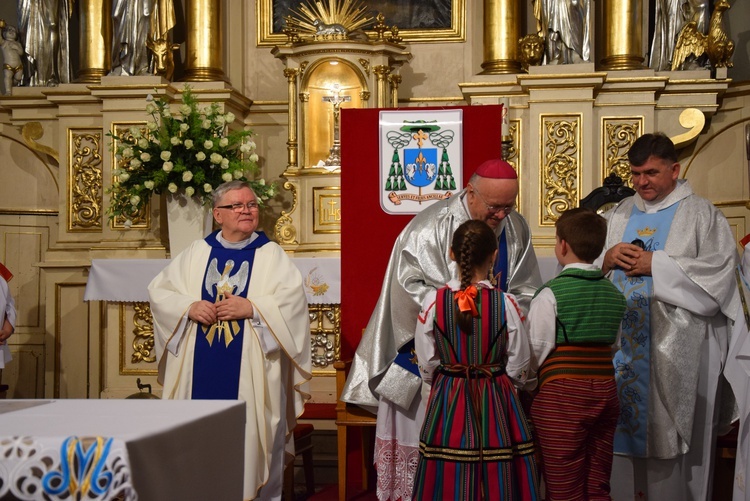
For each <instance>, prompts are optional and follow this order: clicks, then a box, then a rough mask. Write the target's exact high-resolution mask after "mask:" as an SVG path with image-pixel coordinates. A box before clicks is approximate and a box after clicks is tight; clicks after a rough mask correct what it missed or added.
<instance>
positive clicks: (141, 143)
mask: <svg viewBox="0 0 750 501" xmlns="http://www.w3.org/2000/svg"><path fill="white" fill-rule="evenodd" d="M138 146H139V147H140V148H141V149H144V150H145V149H146V148H148V139H146V138H145V137H142V138H140V139H139V140H138Z"/></svg>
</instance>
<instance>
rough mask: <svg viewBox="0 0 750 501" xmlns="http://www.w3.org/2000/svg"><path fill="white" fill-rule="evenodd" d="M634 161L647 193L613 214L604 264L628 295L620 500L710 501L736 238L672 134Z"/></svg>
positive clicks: (650, 139) (735, 299) (651, 140)
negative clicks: (688, 173)
mask: <svg viewBox="0 0 750 501" xmlns="http://www.w3.org/2000/svg"><path fill="white" fill-rule="evenodd" d="M628 159H629V162H630V168H631V175H632V181H633V188H635V190H636V194H635V195H634V196H633V197H630V198H627V199H625V200H623V201H622V202H621V203H620V204H619V205H618V206H617V207H615V208H614V209H612V210H611V211H609V212H608V213H606V214H605V217H606V218H607V219H608V234H607V243H606V245H605V249H607V250H606V252H605V254H604V262H603V266H602V269H603V270H604V271H605V272H610V271H611V275H610V278H611V280H612V281H613V283H614V284H615V285H616V286H617V287H618V288H620V290H622V291H623V293H624V294H625V297H626V300H627V302H628V309H627V311H626V314H625V319H624V320H623V325H622V341H621V348H620V351H618V352H617V354H616V355H615V357H614V366H615V378H616V380H617V385H618V395H619V397H620V411H621V414H620V420H619V422H618V426H617V430H616V433H615V450H614V453H615V460H614V463H613V467H612V482H611V486H612V497H613V499H615V500H616V501H619V500H628V501H632V500H633V499H644V500H653V501H658V500H666V499H675V500H676V499H679V500H685V501H689V500H706V499H710V498H711V489H712V476H713V464H714V448H715V444H716V435H717V430H718V420H719V408H720V404H721V402H720V396H721V395H722V391H721V383H722V379H723V377H722V370H723V368H724V364H725V362H726V360H727V349H728V340H729V333H730V331H731V327H732V323H733V320H734V317H735V316H736V314H737V311H738V305H739V295H738V293H737V287H736V281H735V266H736V263H737V250H736V244H735V242H734V237H733V234H732V231H731V229H730V227H729V224H728V222H727V220H726V218H725V217H724V215H723V214H722V213H721V211H719V210H718V209H717V208H716V207H714V206H713V205H712V204H711V203H710V202H709V201H708V200H706V199H704V198H701V197H699V196H697V195H695V194H694V193H693V190H692V188H691V186H690V184H689V183H688V182H687V181H686V180H678V176H679V173H680V164H679V163H678V162H677V152H676V150H675V147H674V145H673V143H672V141H671V140H670V139H669V138H668V137H666V136H665V135H663V134H645V135H644V136H642V137H640V138H638V139H637V140H636V141H635V143H634V144H633V146H632V147H631V149H630V151H629V152H628Z"/></svg>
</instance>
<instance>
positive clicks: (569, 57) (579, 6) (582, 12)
mask: <svg viewBox="0 0 750 501" xmlns="http://www.w3.org/2000/svg"><path fill="white" fill-rule="evenodd" d="M534 16H535V17H536V19H537V28H538V33H539V36H540V37H542V38H544V39H545V41H546V43H545V45H546V47H545V49H546V50H545V54H544V64H572V63H582V62H588V61H590V60H591V59H590V54H591V0H534Z"/></svg>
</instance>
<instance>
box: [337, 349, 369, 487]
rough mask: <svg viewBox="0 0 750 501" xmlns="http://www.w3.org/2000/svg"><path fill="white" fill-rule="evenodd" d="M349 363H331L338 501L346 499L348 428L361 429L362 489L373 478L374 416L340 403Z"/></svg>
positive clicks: (354, 406)
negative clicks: (334, 383)
mask: <svg viewBox="0 0 750 501" xmlns="http://www.w3.org/2000/svg"><path fill="white" fill-rule="evenodd" d="M350 366H351V361H347V362H344V361H341V360H338V361H336V362H334V363H333V367H334V368H335V369H336V397H337V400H336V430H337V433H338V470H339V472H338V473H339V501H344V500H345V499H346V460H347V455H346V436H347V431H348V427H349V426H356V427H360V428H362V430H361V431H362V444H361V447H362V449H361V450H362V487H363V488H364V490H367V488H368V480H369V478H370V476H374V468H373V465H372V458H373V449H372V445H371V444H372V441H373V438H374V434H375V433H374V432H375V416H374V415H373V414H372V413H370V412H368V411H366V410H364V409H362V408H361V407H358V406H356V405H353V404H348V403H346V402H342V401H341V399H340V397H341V392H342V391H343V390H344V384H345V383H346V376H347V374H349V367H350Z"/></svg>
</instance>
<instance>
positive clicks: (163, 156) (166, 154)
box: [159, 151, 172, 162]
mask: <svg viewBox="0 0 750 501" xmlns="http://www.w3.org/2000/svg"><path fill="white" fill-rule="evenodd" d="M159 158H161V159H162V160H164V161H165V162H166V161H167V160H169V159H170V158H172V152H171V151H162V152H161V153H159Z"/></svg>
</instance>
